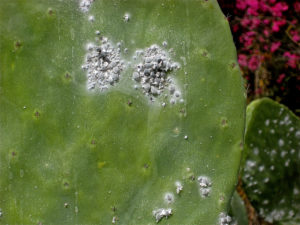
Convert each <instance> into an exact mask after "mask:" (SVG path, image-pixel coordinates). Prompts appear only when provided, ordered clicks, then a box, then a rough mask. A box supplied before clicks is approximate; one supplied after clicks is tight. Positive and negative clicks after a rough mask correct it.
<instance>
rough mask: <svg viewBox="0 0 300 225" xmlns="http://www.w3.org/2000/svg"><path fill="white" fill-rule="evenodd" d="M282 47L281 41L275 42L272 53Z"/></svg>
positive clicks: (272, 45)
mask: <svg viewBox="0 0 300 225" xmlns="http://www.w3.org/2000/svg"><path fill="white" fill-rule="evenodd" d="M280 45H281V42H280V41H277V42H273V43H272V44H271V52H275V51H276V50H277V49H278V48H279V47H280Z"/></svg>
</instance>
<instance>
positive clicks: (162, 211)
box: [152, 208, 172, 223]
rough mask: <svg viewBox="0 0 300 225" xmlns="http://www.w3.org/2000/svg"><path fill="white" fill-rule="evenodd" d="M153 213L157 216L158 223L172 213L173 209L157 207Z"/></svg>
mask: <svg viewBox="0 0 300 225" xmlns="http://www.w3.org/2000/svg"><path fill="white" fill-rule="evenodd" d="M152 215H153V216H154V217H155V220H156V222H157V223H158V222H159V221H160V220H161V219H162V218H164V217H166V218H168V217H169V216H171V215H172V209H163V208H161V209H156V210H153V211H152Z"/></svg>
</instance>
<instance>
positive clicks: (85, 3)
mask: <svg viewBox="0 0 300 225" xmlns="http://www.w3.org/2000/svg"><path fill="white" fill-rule="evenodd" d="M94 1H95V0H81V1H80V3H79V8H80V10H81V11H82V12H84V13H86V12H88V11H89V9H90V7H91V5H92V3H93V2H94Z"/></svg>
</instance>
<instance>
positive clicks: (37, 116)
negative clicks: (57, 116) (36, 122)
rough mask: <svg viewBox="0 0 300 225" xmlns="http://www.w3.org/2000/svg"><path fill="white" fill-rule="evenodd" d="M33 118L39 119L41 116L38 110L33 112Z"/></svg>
mask: <svg viewBox="0 0 300 225" xmlns="http://www.w3.org/2000/svg"><path fill="white" fill-rule="evenodd" d="M33 116H34V118H35V119H39V118H40V116H41V113H40V112H39V111H38V110H35V112H34V113H33Z"/></svg>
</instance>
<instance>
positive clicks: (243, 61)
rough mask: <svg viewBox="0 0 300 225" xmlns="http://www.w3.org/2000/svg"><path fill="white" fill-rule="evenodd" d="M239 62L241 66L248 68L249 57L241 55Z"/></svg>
mask: <svg viewBox="0 0 300 225" xmlns="http://www.w3.org/2000/svg"><path fill="white" fill-rule="evenodd" d="M238 62H239V64H240V65H241V66H244V67H247V64H248V62H247V56H246V55H244V54H239V55H238Z"/></svg>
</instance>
